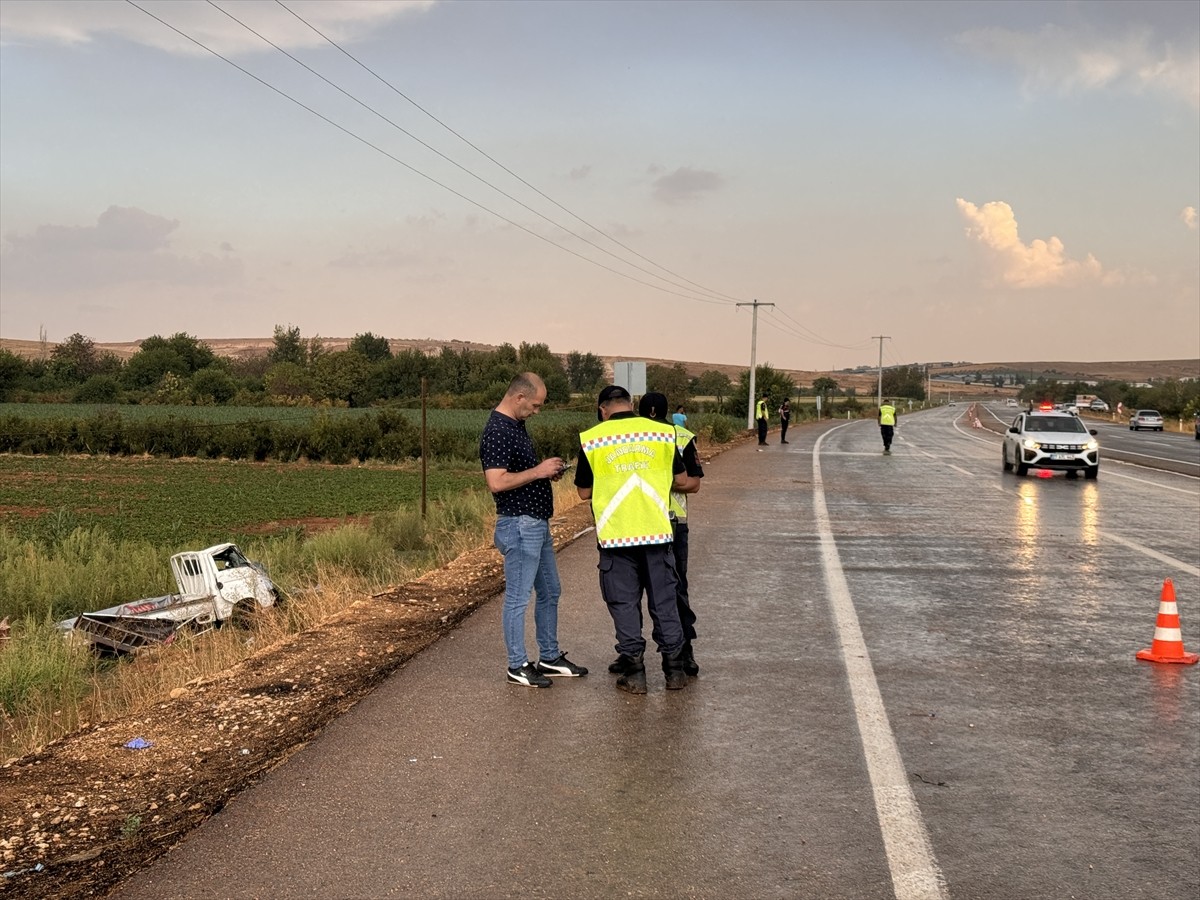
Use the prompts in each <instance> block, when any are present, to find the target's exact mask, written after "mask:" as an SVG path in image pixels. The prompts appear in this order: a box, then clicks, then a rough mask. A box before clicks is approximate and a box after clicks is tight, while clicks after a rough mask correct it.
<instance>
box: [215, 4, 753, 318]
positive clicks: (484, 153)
mask: <svg viewBox="0 0 1200 900" xmlns="http://www.w3.org/2000/svg"><path fill="white" fill-rule="evenodd" d="M209 2H212V0H209ZM275 2H276V3H277V4H278V5H279V6H281V7H283V9H285V10H287V12H289V13H291V15H292V16H294V17H295V18H296V19H297V20H298V21H299V22H301V23H303V24H304V25H305V26H307V27H308V28H309V29H311V30H312V31H313V33H315V34H316V35H318V36H319V37H321V38H322V39H323V40H325V41H327V42H328V43H329V44H330V45H331V46H332V47H334V48H335V49H336V50H338V51H339V52H340V53H342V54H343V55H344V56H345V57H346V58H347V59H349V60H350V61H352V62H353V63H355V64H356V65H358V66H360V67H361V68H362V69H363V70H364V71H366V72H367V73H368V74H370V75H371V76H372V77H374V78H375V79H377V80H378V81H379V82H380V83H381V84H383V85H384V86H385V87H387V88H388V89H389V90H391V91H394V92H395V93H396V94H397V95H399V96H400V97H402V98H404V100H406V101H408V102H409V103H411V104H412V105H413V106H414V107H415V108H416V109H418V110H420V111H421V112H422V113H424V114H425V115H426V116H428V117H429V118H430V119H432V120H433V121H434V122H436V123H437V124H438V125H440V126H442V128H444V129H446V130H447V131H448V132H450V133H451V134H452V135H454V136H455V137H456V138H458V139H459V140H460V141H462V142H463V143H464V144H466V145H467V146H468V147H470V148H471V149H472V150H474V151H475V152H477V153H479V154H480V155H481V156H483V158H484V159H486V160H488V161H489V162H491V163H492V164H493V165H495V166H498V167H499V168H500V169H503V170H504V171H505V172H507V173H508V174H509V175H511V176H512V177H513V178H515V179H516V180H517V181H519V182H521V184H523V185H525V186H526V187H527V188H529V189H530V190H531V191H533V192H534V193H536V194H537V195H538V196H540V197H542V198H543V199H545V200H547V201H549V202H550V203H552V204H553V205H554V206H556V207H558V208H559V209H561V210H562V211H563V212H565V213H566V214H567V215H569V216H571V217H572V218H574V219H575V220H576V221H578V222H581V223H582V224H584V225H586V226H587V227H588V228H590V229H592V230H593V231H595V232H596V233H597V234H600V235H603V236H604V237H605V238H607V239H608V240H610V241H612V242H613V243H614V244H616V245H617V246H618V247H620V248H621V249H623V250H626V251H628V252H629V253H632V254H633V255H634V256H636V257H637V258H638V259H641V260H643V261H645V262H648V263H649V264H650V265H652V266H654V267H655V268H657V269H661V270H662V271H664V272H666V273H667V274H668V275H672V276H674V277H675V278H678V279H680V280H681V281H684V282H686V283H687V284H690V285H691V286H692V287H694V288H697V289H699V290H701V291H703V292H705V293H707V294H711V295H713V296H716V297H723V298H725V299H726V300H729V301H731V302H738V301H739V298H737V297H732V296H730V295H728V294H724V293H722V292H720V291H716V290H713V289H711V288H707V287H705V286H704V285H702V284H699V283H697V282H695V281H692V280H691V279H690V278H686V277H684V276H683V275H680V274H679V273H677V272H674V271H672V270H671V269H668V268H667V267H666V266H664V265H662V264H660V263H657V262H655V261H654V260H652V259H650V258H649V257H647V256H643V255H642V254H641V253H639V252H638V251H637V250H634V249H633V248H632V247H630V246H628V245H626V244H624V243H622V242H621V241H619V240H617V239H616V238H615V237H613V236H612V235H611V234H609V233H608V232H606V231H604V230H603V229H602V228H600V227H598V226H596V225H593V224H592V223H591V222H589V221H587V219H584V218H582V217H581V216H579V215H577V214H576V213H574V212H572V211H571V210H569V209H567V207H565V206H563V205H562V204H561V203H559V202H558V201H557V200H555V199H554V198H553V197H551V196H549V195H548V194H546V193H544V192H543V191H541V190H540V189H539V188H537V187H536V186H534V185H533V184H530V183H529V182H528V181H526V180H525V179H524V178H522V177H521V176H520V175H518V174H517V173H516V172H514V171H513V170H512V169H510V168H509V167H508V166H506V165H504V163H502V162H500V161H499V160H498V159H496V158H495V157H493V156H492V155H491V154H490V153H488V152H487V151H486V150H484V149H483V148H482V147H480V146H478V145H477V144H475V143H474V142H472V141H471V140H469V139H468V138H466V137H465V136H464V135H462V134H460V133H459V132H458V131H456V130H455V129H453V128H451V127H450V126H449V125H447V124H446V123H445V122H443V121H442V120H441V119H439V118H438V117H437V116H435V115H434V114H433V113H431V112H430V111H429V110H427V109H425V107H423V106H421V104H419V103H417V101H415V100H413V99H412V97H410V96H408V94H406V93H404V92H403V91H402V90H400V89H399V88H398V87H396V86H395V85H393V84H392V83H391V82H389V81H388V80H387V79H386V78H384V77H383V76H382V75H380V74H379V73H378V72H376V71H375V70H374V69H372V68H371V67H370V66H368V65H367V64H366V63H364V62H363V61H362V60H360V59H358V58H357V57H356V56H354V55H353V54H352V53H350V51H348V50H346V49H345V48H344V47H342V46H341V45H340V44H339V43H337V41H335V40H333V38H331V37H329V36H328V35H326V34H325V33H324V32H322V31H321V30H320V29H318V28H317V27H316V26H315V25H313V24H312V23H311V22H309V21H308V20H307V19H305V18H304V17H303V16H301V15H300V14H299V13H297V12H296V11H295V10H293V9H291V8H289V7H288V6H287V4H285V3H284V2H283V0H275ZM506 196H507V195H506ZM560 227H561V226H560ZM606 252H607V251H606Z"/></svg>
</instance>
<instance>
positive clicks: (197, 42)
mask: <svg viewBox="0 0 1200 900" xmlns="http://www.w3.org/2000/svg"><path fill="white" fill-rule="evenodd" d="M125 2H126V3H128V4H129V5H130V6H132V7H134V8H135V9H137V10H139V11H140V12H143V13H145V14H146V15H147V16H149V17H150V18H152V19H154V20H155V21H156V22H158V23H159V24H161V25H163V26H165V27H166V28H169V29H171V31H173V32H175V33H176V34H177V35H179V36H180V37H182V38H184V39H185V40H187V41H190V42H192V43H193V44H195V45H196V46H197V47H199V48H201V49H202V50H205V51H207V52H208V53H211V54H212V55H213V56H215V57H217V59H219V60H221V61H222V62H225V63H227V64H229V65H231V66H233V67H234V68H235V69H237V70H238V71H239V72H241V73H242V74H243V75H246V76H247V77H248V78H252V79H254V80H255V81H257V82H258V83H259V84H261V85H262V86H263V87H265V88H267V89H269V90H271V91H274V92H275V93H276V94H278V95H279V96H281V97H283V98H284V99H285V100H288V101H290V102H292V103H294V104H296V105H297V106H299V107H300V108H301V109H303V110H305V111H306V112H309V113H311V114H312V115H314V116H316V117H317V118H318V119H321V120H322V121H323V122H326V123H327V124H329V125H332V126H333V127H334V128H336V129H337V130H338V131H340V132H342V133H343V134H345V135H347V136H349V137H352V138H354V140H356V141H358V142H359V143H361V144H364V145H366V146H367V147H370V148H371V149H372V150H374V151H376V152H377V153H380V154H382V155H383V156H386V157H387V158H388V159H390V160H392V162H394V163H397V164H398V165H401V166H403V167H404V168H406V169H408V170H409V171H410V172H412V173H413V174H415V175H419V176H421V177H422V178H424V179H425V180H426V181H429V182H430V183H431V184H435V185H437V186H438V187H440V188H442V189H443V190H445V191H448V192H449V193H451V194H453V195H454V196H455V197H458V198H459V199H461V200H465V201H466V202H467V203H470V204H471V205H472V206H474V207H477V208H478V209H481V210H483V211H484V212H486V213H487V214H488V215H491V216H495V217H496V218H497V219H499V220H500V221H502V222H505V223H507V224H508V225H511V226H513V227H514V228H517V229H519V230H521V231H523V232H525V233H526V234H528V235H530V236H532V237H535V238H537V239H538V240H540V241H544V242H545V243H547V244H549V245H550V246H552V247H555V248H557V249H559V250H561V251H563V252H564V253H569V254H571V255H572V256H574V257H575V258H576V259H581V260H583V261H584V262H586V263H590V264H591V265H593V266H597V267H598V268H601V269H604V270H605V271H608V272H611V273H613V274H614V275H617V276H619V277H621V278H625V279H627V280H629V281H632V282H635V283H636V284H640V285H643V286H645V287H648V288H652V289H654V290H656V291H661V292H662V293H664V294H671V295H673V296H676V297H681V298H683V299H684V300H691V301H693V302H696V303H712V304H715V305H718V306H729V305H731V304H730V302H729V301H727V300H714V299H710V298H707V297H696V296H693V295H691V294H683V293H680V292H679V291H673V290H670V289H669V288H665V287H663V286H662V285H658V284H654V283H652V282H649V281H643V280H642V279H641V278H637V277H636V276H633V275H630V274H629V273H627V272H622V271H620V270H618V269H614V268H613V267H612V266H609V265H605V264H604V263H602V262H598V261H597V260H594V259H591V258H590V257H587V256H584V255H583V254H582V253H579V252H577V251H575V250H572V249H571V248H570V247H564V246H563V245H562V244H560V243H558V242H557V241H554V240H551V239H550V238H548V237H546V236H545V235H542V234H538V233H537V232H536V231H534V230H533V229H531V228H528V227H527V226H525V225H522V224H521V223H520V222H517V221H514V220H513V219H510V218H509V217H508V216H506V215H504V214H503V213H500V212H497V211H496V210H494V209H491V208H490V207H488V206H485V205H484V204H482V203H480V202H479V201H478V200H474V199H472V198H471V197H468V196H467V195H466V194H464V193H462V192H461V191H457V190H455V189H454V188H452V187H450V186H449V185H448V184H444V183H443V182H441V181H438V180H437V179H436V178H434V177H433V176H432V175H428V174H426V173H425V172H422V171H421V170H420V169H418V168H416V166H413V165H410V164H409V163H406V162H405V161H404V160H402V159H400V158H399V157H397V156H395V155H394V154H392V153H389V152H388V151H387V150H384V149H383V148H382V147H380V146H378V145H377V144H374V143H372V142H371V141H369V140H367V139H366V138H364V137H362V136H361V135H358V134H356V133H355V132H353V131H351V130H350V129H349V128H346V127H345V126H344V125H340V124H338V123H337V122H335V121H334V120H333V119H331V118H329V117H328V116H326V115H325V114H323V113H320V112H318V111H317V110H315V109H313V108H312V107H311V106H308V105H307V104H305V103H304V102H302V101H300V100H297V99H296V98H295V97H293V96H292V95H291V94H288V93H287V92H286V91H284V90H282V89H280V88H277V87H275V85H273V84H271V83H270V82H268V81H266V80H264V79H262V78H260V77H258V76H257V75H255V74H254V73H253V72H251V71H249V70H248V69H245V68H243V67H242V66H239V65H238V64H237V63H235V62H234V61H233V60H231V59H229V58H228V57H226V56H224V55H222V54H221V53H219V52H217V51H216V50H214V49H212V48H211V47H209V46H208V45H207V44H205V43H204V42H203V41H200V40H199V39H197V38H194V37H192V36H191V35H190V34H188V33H186V32H184V31H182V30H180V29H179V28H176V27H175V26H174V25H172V24H171V23H170V22H167V21H166V20H164V19H162V18H160V17H159V16H156V15H155V14H154V13H152V12H150V11H149V10H148V9H146V8H145V7H142V6H139V5H138V4H137V3H136V2H135V0H125ZM655 277H660V276H655Z"/></svg>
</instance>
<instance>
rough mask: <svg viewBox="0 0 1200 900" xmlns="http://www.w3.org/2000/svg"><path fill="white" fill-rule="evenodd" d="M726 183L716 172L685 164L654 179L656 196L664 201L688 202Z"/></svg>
mask: <svg viewBox="0 0 1200 900" xmlns="http://www.w3.org/2000/svg"><path fill="white" fill-rule="evenodd" d="M724 184H725V179H724V178H722V177H721V176H720V175H718V174H717V173H716V172H706V171H704V170H703V169H692V168H688V167H687V166H684V167H683V168H680V169H676V170H675V171H674V172H671V173H670V174H669V175H663V176H662V177H660V178H656V179H655V180H654V198H655V199H656V200H658V201H660V202H662V203H670V204H675V203H686V202H688V201H691V200H695V199H696V198H697V197H699V196H700V195H701V194H703V193H706V192H709V191H715V190H717V189H718V188H720V187H722V186H723V185H724Z"/></svg>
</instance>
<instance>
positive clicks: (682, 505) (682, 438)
mask: <svg viewBox="0 0 1200 900" xmlns="http://www.w3.org/2000/svg"><path fill="white" fill-rule="evenodd" d="M695 439H696V435H695V434H694V433H693V432H691V431H688V430H687V429H686V428H684V427H683V426H682V425H676V426H675V446H676V447H678V448H679V452H680V453H683V448H684V447H686V446H687V445H688V441H694V440H695ZM687 501H688V495H687V494H684V493H680V492H679V491H671V512H673V513H675V518H676V519H678V520H679V521H680V522H686V521H687Z"/></svg>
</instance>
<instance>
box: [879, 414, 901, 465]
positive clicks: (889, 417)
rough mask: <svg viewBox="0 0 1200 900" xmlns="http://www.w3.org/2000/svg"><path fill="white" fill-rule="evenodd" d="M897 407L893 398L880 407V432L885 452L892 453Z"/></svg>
mask: <svg viewBox="0 0 1200 900" xmlns="http://www.w3.org/2000/svg"><path fill="white" fill-rule="evenodd" d="M896 416H897V413H896V407H895V406H894V405H893V403H892V401H891V400H888V401H886V402H884V404H883V405H882V406H881V407H879V434H880V436H881V437H882V438H883V452H884V453H886V454H889V455H890V454H891V452H892V437H893V435H895V433H896Z"/></svg>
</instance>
